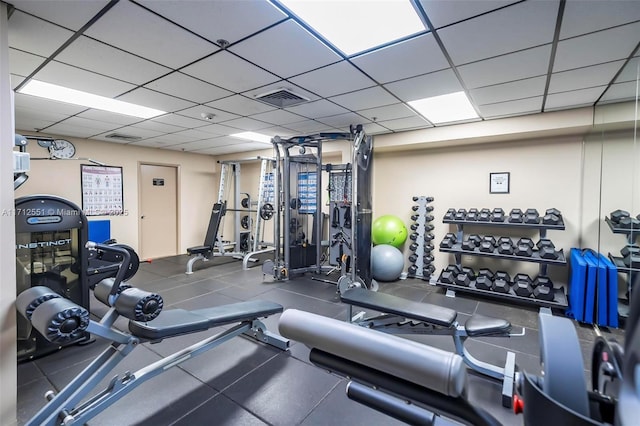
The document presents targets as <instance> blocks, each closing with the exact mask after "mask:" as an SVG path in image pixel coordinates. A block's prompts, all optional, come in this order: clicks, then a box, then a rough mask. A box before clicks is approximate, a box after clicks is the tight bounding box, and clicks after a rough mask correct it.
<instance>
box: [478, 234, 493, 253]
mask: <svg viewBox="0 0 640 426" xmlns="http://www.w3.org/2000/svg"><path fill="white" fill-rule="evenodd" d="M486 238H487V237H484V238H483V239H482V242H481V243H480V248H479V250H480V251H481V252H483V253H493V250H495V248H496V246H495V244H493V243H492V242H491V240H488V239H486ZM493 241H494V242H495V238H494V240H493Z"/></svg>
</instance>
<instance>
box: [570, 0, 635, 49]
mask: <svg viewBox="0 0 640 426" xmlns="http://www.w3.org/2000/svg"><path fill="white" fill-rule="evenodd" d="M638 20H640V5H638V2H637V1H636V0H631V1H616V2H611V1H606V0H605V1H603V0H596V1H593V0H592V1H584V0H568V1H567V3H566V5H565V7H564V15H563V16H562V28H561V29H560V40H562V39H566V38H569V37H575V36H578V35H583V34H586V33H589V32H593V31H599V30H603V29H605V28H610V27H615V26H618V25H622V24H628V23H630V22H633V21H638Z"/></svg>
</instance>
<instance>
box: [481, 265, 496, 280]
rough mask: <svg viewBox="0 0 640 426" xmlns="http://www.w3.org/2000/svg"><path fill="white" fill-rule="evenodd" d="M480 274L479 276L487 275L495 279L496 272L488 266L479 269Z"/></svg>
mask: <svg viewBox="0 0 640 426" xmlns="http://www.w3.org/2000/svg"><path fill="white" fill-rule="evenodd" d="M478 276H479V277H480V276H486V277H489V278H491V279H492V280H493V277H494V273H493V272H491V269H488V268H480V269H478Z"/></svg>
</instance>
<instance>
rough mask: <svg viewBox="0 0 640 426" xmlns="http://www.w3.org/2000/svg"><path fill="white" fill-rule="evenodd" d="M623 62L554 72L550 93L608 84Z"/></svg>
mask: <svg viewBox="0 0 640 426" xmlns="http://www.w3.org/2000/svg"><path fill="white" fill-rule="evenodd" d="M623 64H624V61H616V62H609V63H606V64H600V65H594V66H592V67H585V68H578V69H577V70H571V71H563V72H558V73H553V74H551V81H550V83H549V93H557V92H566V91H569V90H576V89H584V88H587V87H594V86H603V85H608V84H609V83H610V82H611V80H612V79H613V76H615V75H616V73H617V72H618V70H619V69H620V67H622V65H623Z"/></svg>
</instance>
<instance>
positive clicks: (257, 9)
mask: <svg viewBox="0 0 640 426" xmlns="http://www.w3.org/2000/svg"><path fill="white" fill-rule="evenodd" d="M139 3H140V4H142V5H144V6H145V7H148V8H149V9H151V10H153V11H154V12H157V13H159V14H160V15H162V16H164V17H166V18H167V19H170V20H172V21H174V22H176V23H178V24H180V25H182V26H183V27H185V28H187V29H189V30H191V31H193V32H195V33H197V34H199V35H201V36H203V37H204V38H206V39H208V40H211V41H213V42H215V41H216V40H218V39H224V40H227V41H228V42H229V43H235V42H236V41H238V40H240V39H242V38H244V37H247V36H249V35H251V34H253V33H256V32H258V31H260V30H262V29H264V28H266V27H268V26H270V25H272V24H275V23H276V22H278V21H280V20H282V19H284V18H286V17H287V16H286V15H285V14H284V13H283V12H281V11H280V10H279V9H277V8H276V7H275V6H273V5H272V4H271V3H269V2H266V1H257V0H244V1H193V2H191V3H189V5H188V7H185V6H184V0H163V1H157V0H153V1H151V0H142V1H140V2H139ZM238 22H242V25H238Z"/></svg>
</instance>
